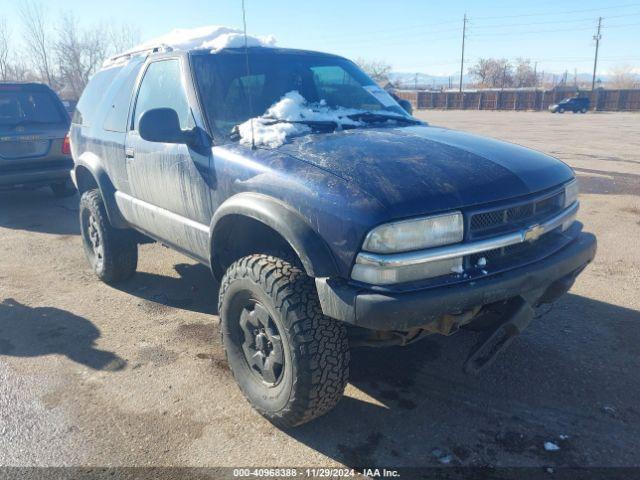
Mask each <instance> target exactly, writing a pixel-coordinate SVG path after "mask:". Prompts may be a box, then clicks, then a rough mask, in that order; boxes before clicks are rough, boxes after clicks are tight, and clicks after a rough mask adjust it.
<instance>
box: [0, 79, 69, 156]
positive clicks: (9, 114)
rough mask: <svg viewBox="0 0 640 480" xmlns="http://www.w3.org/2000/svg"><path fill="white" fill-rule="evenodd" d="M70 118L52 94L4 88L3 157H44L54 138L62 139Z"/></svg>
mask: <svg viewBox="0 0 640 480" xmlns="http://www.w3.org/2000/svg"><path fill="white" fill-rule="evenodd" d="M67 121H68V117H66V115H65V112H64V111H63V110H62V107H61V104H60V102H59V101H58V99H57V98H56V97H54V96H53V94H51V93H50V92H47V91H41V90H35V89H24V88H21V87H16V88H15V89H9V88H1V89H0V157H3V158H5V159H12V158H22V157H40V156H44V155H46V154H47V153H48V152H49V149H50V146H51V141H52V138H54V137H62V136H64V133H61V132H62V131H64V130H66V123H67Z"/></svg>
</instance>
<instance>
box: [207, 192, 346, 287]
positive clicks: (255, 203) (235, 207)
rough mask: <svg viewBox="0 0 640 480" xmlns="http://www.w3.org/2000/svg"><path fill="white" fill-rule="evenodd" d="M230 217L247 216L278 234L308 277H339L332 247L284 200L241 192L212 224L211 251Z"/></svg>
mask: <svg viewBox="0 0 640 480" xmlns="http://www.w3.org/2000/svg"><path fill="white" fill-rule="evenodd" d="M228 215H244V216H246V217H249V218H252V219H254V220H257V221H259V222H262V223H264V224H265V225H267V226H268V227H270V228H272V229H273V230H275V231H276V232H278V233H279V234H280V235H281V236H282V237H283V238H284V239H285V240H286V241H287V242H288V243H289V245H290V246H291V248H293V250H294V251H295V252H296V254H297V255H298V258H299V259H300V261H301V262H302V265H303V267H304V269H305V271H306V273H307V275H309V276H311V277H332V276H336V275H337V273H338V269H337V267H336V263H335V259H334V258H333V255H332V254H331V251H330V250H329V247H328V246H327V245H326V243H325V241H324V240H323V239H322V238H321V237H320V235H319V234H318V233H317V232H316V231H315V230H314V229H313V228H312V227H311V226H310V225H309V224H308V223H307V221H306V220H305V219H304V218H303V217H302V215H300V213H298V212H297V211H296V210H294V209H292V208H291V207H289V206H288V205H286V204H285V203H283V202H282V201H280V200H276V199H275V198H273V197H269V196H267V195H262V194H259V193H250V192H245V193H239V194H237V195H234V196H232V197H230V198H229V199H227V200H226V201H225V202H224V203H223V204H222V205H220V207H219V208H218V209H217V210H216V212H215V214H214V216H213V219H212V221H211V226H210V236H209V238H210V245H209V248H210V251H213V248H215V242H216V226H217V225H218V224H219V222H220V220H222V219H223V218H224V217H226V216H228Z"/></svg>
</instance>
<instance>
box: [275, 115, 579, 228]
mask: <svg viewBox="0 0 640 480" xmlns="http://www.w3.org/2000/svg"><path fill="white" fill-rule="evenodd" d="M279 150H280V151H281V152H282V153H286V154H288V155H291V156H293V157H296V158H298V159H299V160H302V161H304V162H308V163H311V164H313V165H315V166H317V167H319V168H321V169H324V170H326V171H329V172H331V173H333V174H334V175H337V176H339V177H341V178H343V179H344V180H346V181H348V182H353V183H356V184H357V185H358V186H359V187H360V188H361V189H363V190H364V191H365V192H367V193H368V194H369V195H371V196H373V197H374V198H376V199H377V200H378V201H379V202H380V203H382V204H383V205H384V206H385V207H387V209H389V211H390V214H391V215H392V217H408V216H412V215H419V214H424V213H431V212H438V211H444V210H450V209H455V208H462V207H469V206H472V205H479V204H486V203H490V202H496V201H500V200H507V199H512V198H516V197H522V196H525V195H529V194H532V193H536V192H540V191H543V190H546V189H548V188H551V187H554V186H557V185H559V184H562V183H564V182H567V181H568V180H570V179H571V178H572V177H573V172H572V170H571V169H570V168H569V167H568V166H567V165H565V164H564V163H562V162H561V161H559V160H557V159H555V158H553V157H550V156H548V155H544V154H542V153H540V152H536V151H533V150H529V149H527V148H524V147H520V146H518V145H513V144H510V143H506V142H501V141H498V140H493V139H489V138H485V137H479V136H476V135H471V134H467V133H463V132H458V131H455V130H448V129H445V128H439V127H431V126H423V125H420V126H412V127H404V128H376V129H355V130H346V131H343V132H337V133H332V134H316V135H305V136H303V137H298V138H294V139H292V140H291V142H289V143H287V144H285V145H282V146H281V147H280V148H279Z"/></svg>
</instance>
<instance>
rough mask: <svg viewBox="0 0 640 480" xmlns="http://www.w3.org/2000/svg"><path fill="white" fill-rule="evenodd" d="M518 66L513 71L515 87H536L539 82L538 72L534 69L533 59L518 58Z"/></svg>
mask: <svg viewBox="0 0 640 480" xmlns="http://www.w3.org/2000/svg"><path fill="white" fill-rule="evenodd" d="M515 63H516V66H515V70H514V72H513V86H514V87H535V86H536V85H537V84H538V79H537V78H536V77H537V74H536V72H534V71H533V67H532V66H531V60H529V59H528V58H516V61H515Z"/></svg>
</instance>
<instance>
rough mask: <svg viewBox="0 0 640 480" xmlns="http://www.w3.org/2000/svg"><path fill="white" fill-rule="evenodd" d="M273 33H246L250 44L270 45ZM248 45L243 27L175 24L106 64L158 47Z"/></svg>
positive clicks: (215, 47)
mask: <svg viewBox="0 0 640 480" xmlns="http://www.w3.org/2000/svg"><path fill="white" fill-rule="evenodd" d="M275 43H276V39H275V37H274V36H273V35H268V36H266V37H260V36H254V35H247V38H246V45H247V46H248V47H270V46H273V45H275ZM244 46H245V36H244V33H243V31H242V30H239V29H237V28H231V27H225V26H221V25H207V26H204V27H197V28H175V29H173V30H171V31H170V32H169V33H166V34H165V35H162V36H160V37H157V38H154V39H152V40H148V41H146V42H144V43H141V44H140V45H137V46H135V47H133V48H131V49H129V50H127V51H125V52H122V53H120V54H118V55H116V56H114V57H111V58H110V59H108V60H106V61H105V63H104V65H103V67H108V66H112V65H113V64H114V63H117V62H118V60H119V59H122V58H129V57H130V56H133V55H136V54H142V53H148V52H149V51H151V50H153V49H155V48H158V49H165V50H211V52H212V53H214V52H217V51H219V50H222V49H224V48H239V47H244Z"/></svg>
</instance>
